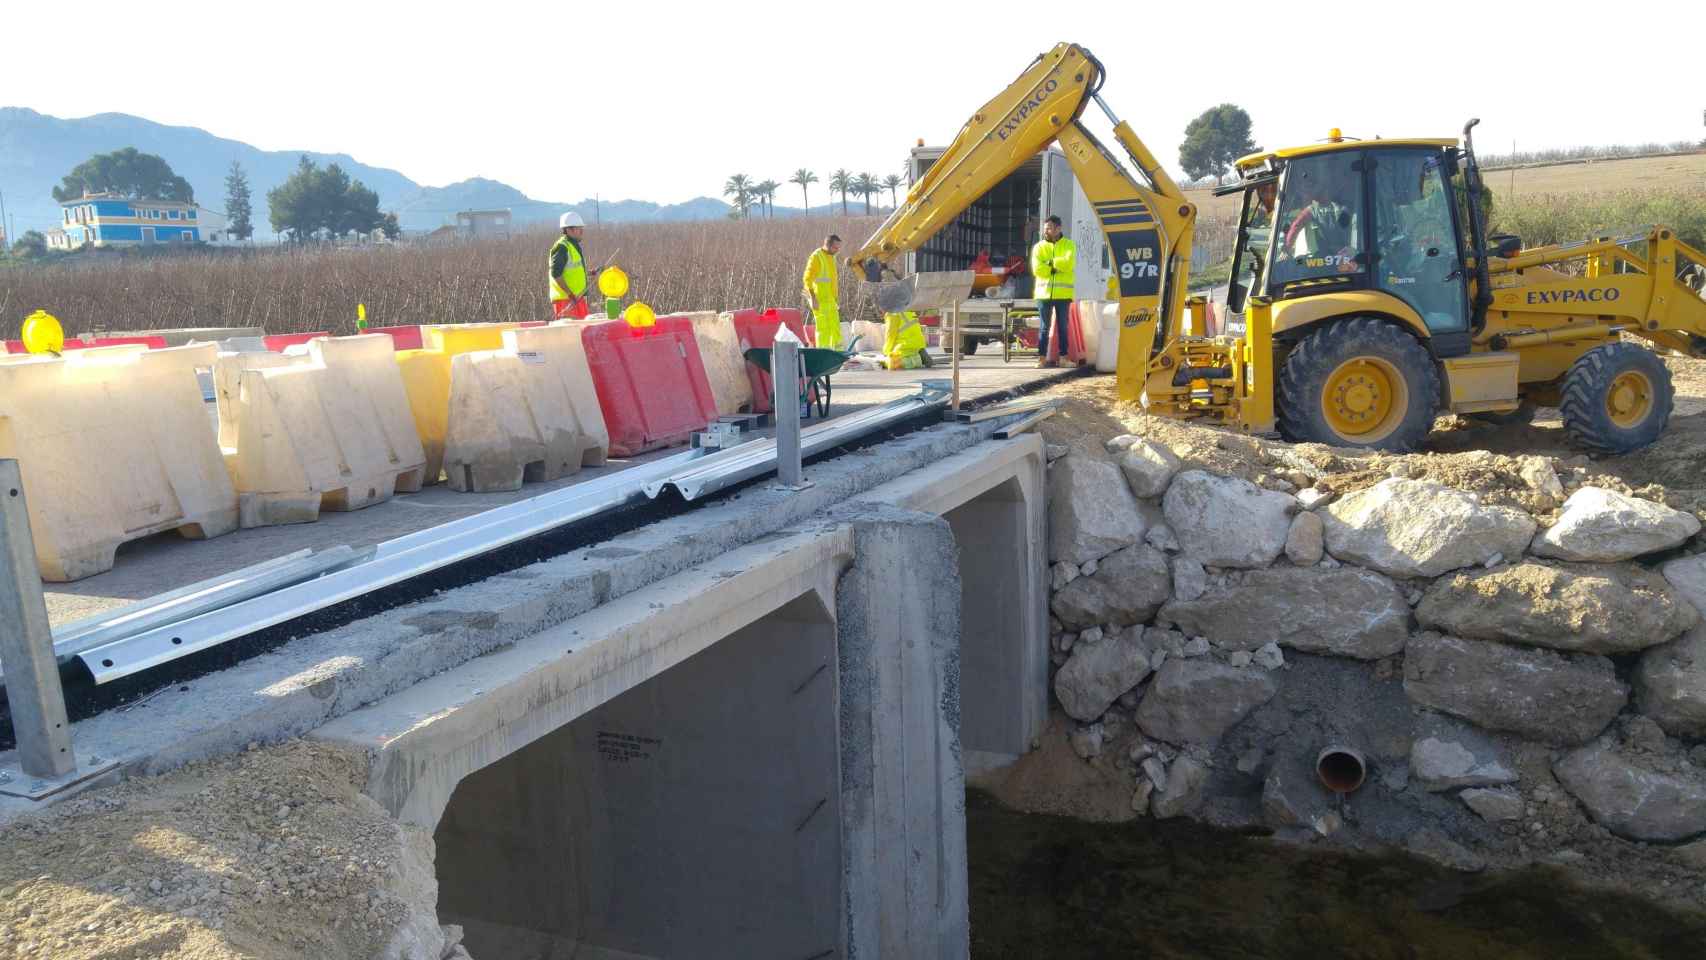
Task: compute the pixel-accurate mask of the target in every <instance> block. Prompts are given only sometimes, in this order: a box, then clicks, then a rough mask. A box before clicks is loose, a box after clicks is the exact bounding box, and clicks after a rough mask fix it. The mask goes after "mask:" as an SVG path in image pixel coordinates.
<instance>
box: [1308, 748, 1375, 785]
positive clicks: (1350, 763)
mask: <svg viewBox="0 0 1706 960" xmlns="http://www.w3.org/2000/svg"><path fill="white" fill-rule="evenodd" d="M1315 774H1316V776H1318V777H1320V778H1321V785H1322V786H1324V787H1326V788H1327V789H1328V790H1331V791H1333V792H1334V793H1352V792H1354V791H1355V790H1356V789H1357V788H1358V787H1360V786H1362V783H1363V781H1364V780H1365V779H1367V778H1368V765H1367V764H1366V763H1364V762H1363V759H1362V753H1361V752H1359V751H1357V750H1355V749H1352V748H1351V747H1340V746H1332V747H1327V748H1326V749H1324V750H1322V751H1321V753H1320V754H1319V755H1318V756H1317V757H1316V758H1315Z"/></svg>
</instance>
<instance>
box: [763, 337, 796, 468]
mask: <svg viewBox="0 0 1706 960" xmlns="http://www.w3.org/2000/svg"><path fill="white" fill-rule="evenodd" d="M770 383H771V385H772V386H773V387H774V388H775V390H776V396H775V398H774V401H773V403H772V404H771V409H772V410H774V411H775V412H776V479H777V481H778V482H779V483H781V485H782V486H784V487H798V486H800V485H801V483H802V481H803V480H804V470H803V468H802V466H801V463H800V341H799V340H798V339H797V338H796V337H795V336H794V334H793V333H792V332H791V331H790V330H789V329H788V328H787V327H786V326H784V327H783V328H782V329H780V330H778V331H777V332H776V339H775V341H774V342H772V343H771V345H770Z"/></svg>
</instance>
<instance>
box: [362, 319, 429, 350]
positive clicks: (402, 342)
mask: <svg viewBox="0 0 1706 960" xmlns="http://www.w3.org/2000/svg"><path fill="white" fill-rule="evenodd" d="M367 332H368V333H384V334H389V335H390V337H391V341H392V342H391V348H392V349H394V350H419V349H421V348H422V347H423V346H425V344H423V343H422V342H421V325H420V324H418V323H411V324H409V325H407V326H402V327H368V328H367Z"/></svg>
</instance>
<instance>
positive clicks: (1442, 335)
mask: <svg viewBox="0 0 1706 960" xmlns="http://www.w3.org/2000/svg"><path fill="white" fill-rule="evenodd" d="M1104 76H1105V71H1104V69H1103V67H1102V64H1101V62H1100V61H1098V60H1097V59H1096V58H1095V57H1094V56H1093V55H1091V53H1090V51H1088V50H1086V49H1084V48H1083V47H1080V46H1077V45H1074V44H1066V43H1063V44H1060V45H1058V46H1056V47H1055V48H1054V49H1053V50H1051V51H1049V52H1048V53H1046V54H1044V55H1042V56H1041V57H1038V58H1037V60H1036V61H1035V62H1034V63H1032V64H1031V66H1030V67H1029V68H1028V69H1027V70H1026V71H1025V72H1024V73H1023V74H1021V75H1020V77H1019V79H1018V80H1016V81H1015V82H1014V83H1013V84H1012V85H1010V86H1009V87H1008V88H1007V89H1006V90H1004V91H1002V92H1001V94H1000V95H998V96H996V97H995V98H994V99H993V100H990V101H989V102H988V103H987V104H985V105H984V106H983V107H982V108H981V109H980V110H978V112H977V113H975V114H973V116H972V118H971V119H970V120H969V121H967V123H966V125H965V126H964V127H963V128H962V129H961V130H960V132H959V135H958V136H956V137H955V138H954V141H953V143H952V144H951V145H950V146H949V147H948V149H947V151H946V152H945V153H944V154H943V155H942V157H941V159H939V160H938V161H937V162H936V163H935V165H934V166H932V167H931V168H930V170H929V171H927V172H926V173H925V174H924V176H922V177H921V178H919V180H918V182H916V183H915V184H913V185H912V188H911V190H910V191H909V192H908V194H907V197H906V201H905V202H904V203H902V204H901V205H900V206H899V208H897V209H896V210H895V212H894V214H893V215H892V216H890V217H889V219H888V220H887V222H885V223H884V224H883V225H882V227H881V228H880V229H878V230H877V232H876V233H875V234H874V235H873V236H872V237H871V238H870V239H869V240H868V241H867V242H866V243H865V245H864V246H863V247H861V248H860V249H859V250H857V251H855V252H854V253H853V254H852V255H851V256H850V257H849V263H851V264H853V265H854V266H856V267H858V268H860V269H862V270H863V272H864V276H865V279H867V280H870V281H873V282H877V281H881V280H882V279H883V278H884V275H885V274H888V275H890V276H894V271H893V268H892V267H891V266H890V264H889V263H888V261H890V260H892V259H893V258H894V257H896V256H898V255H900V254H903V253H905V252H907V251H908V250H913V249H916V248H917V247H918V246H920V245H921V244H923V243H924V242H925V241H926V240H928V239H929V238H930V237H931V236H932V235H933V234H935V233H936V232H937V231H938V230H940V229H942V228H943V227H944V226H945V225H947V224H948V223H949V222H950V221H952V220H953V218H954V217H955V216H957V215H958V214H959V213H960V212H961V211H963V210H965V209H966V208H967V207H968V206H969V205H971V204H972V203H973V202H974V201H976V200H977V198H978V197H980V196H981V195H982V194H983V193H984V192H986V191H987V190H988V189H989V188H990V187H991V186H992V185H994V184H996V183H998V182H999V181H1000V180H1001V179H1002V178H1003V177H1005V176H1007V175H1008V174H1009V173H1011V172H1013V171H1014V170H1015V169H1017V168H1018V167H1019V166H1020V165H1021V164H1023V163H1024V162H1025V161H1026V160H1027V159H1029V158H1031V157H1033V156H1035V155H1036V154H1037V153H1038V152H1039V151H1041V150H1044V149H1046V148H1047V147H1048V146H1049V145H1050V144H1053V143H1058V144H1059V146H1060V148H1061V149H1062V151H1063V152H1064V153H1065V154H1066V157H1067V160H1068V162H1069V163H1070V164H1071V166H1072V169H1073V172H1074V173H1075V174H1076V176H1077V178H1078V181H1079V184H1080V186H1081V187H1082V188H1083V190H1084V193H1085V195H1086V196H1087V197H1089V199H1090V201H1091V204H1092V206H1093V207H1094V209H1095V211H1096V215H1097V217H1098V218H1099V220H1100V222H1101V226H1102V230H1103V232H1104V234H1105V235H1106V238H1107V248H1108V253H1109V256H1110V257H1111V258H1112V262H1113V265H1114V271H1115V276H1116V278H1117V282H1118V288H1119V302H1120V341H1119V366H1118V391H1119V397H1120V399H1121V400H1124V401H1128V402H1141V403H1143V404H1144V405H1145V407H1146V408H1147V409H1148V410H1149V411H1150V412H1152V413H1157V414H1162V415H1165V416H1170V417H1178V418H1183V419H1193V420H1202V421H1205V422H1209V423H1216V424H1221V425H1224V426H1227V427H1231V428H1233V429H1237V430H1242V431H1246V432H1251V433H1268V432H1273V431H1276V430H1277V431H1278V432H1279V434H1280V435H1281V436H1283V437H1285V438H1286V439H1288V440H1294V441H1317V442H1321V443H1328V444H1333V445H1336V446H1358V447H1373V448H1378V449H1383V450H1397V451H1402V450H1410V449H1413V448H1414V447H1415V446H1416V445H1417V444H1419V443H1420V442H1421V441H1422V439H1423V438H1424V437H1425V436H1426V435H1427V433H1428V431H1429V429H1430V428H1431V427H1432V424H1433V421H1434V417H1435V416H1436V415H1437V414H1439V413H1442V412H1452V413H1461V414H1466V415H1471V416H1479V417H1489V418H1496V417H1509V416H1515V415H1519V414H1520V413H1521V412H1523V411H1524V410H1532V407H1533V406H1534V405H1536V404H1541V405H1546V406H1557V407H1559V408H1560V409H1561V411H1562V414H1563V419H1564V425H1565V428H1566V429H1567V431H1568V432H1569V434H1570V436H1571V437H1572V438H1573V439H1574V440H1575V441H1576V442H1577V443H1579V444H1581V445H1582V446H1584V447H1586V448H1588V449H1590V450H1593V451H1596V452H1601V453H1621V452H1625V451H1628V450H1633V449H1635V448H1637V447H1640V446H1643V445H1645V444H1648V443H1651V442H1652V441H1653V440H1654V439H1655V438H1657V437H1658V435H1659V433H1660V432H1661V431H1662V430H1663V429H1664V426H1665V423H1666V421H1667V420H1668V419H1669V417H1670V411H1671V401H1672V390H1671V383H1670V373H1669V370H1668V369H1667V368H1666V367H1665V365H1664V363H1663V361H1662V360H1661V359H1660V357H1659V355H1658V354H1657V353H1655V352H1654V351H1652V350H1649V349H1647V348H1646V347H1644V346H1643V345H1641V344H1638V343H1634V342H1631V341H1628V340H1625V339H1624V337H1623V334H1625V333H1627V334H1631V335H1633V336H1636V337H1640V338H1643V339H1645V340H1647V341H1648V342H1650V343H1652V344H1654V345H1656V346H1658V347H1661V348H1666V349H1670V350H1675V351H1678V352H1680V353H1683V354H1687V355H1689V356H1694V357H1706V300H1703V299H1702V298H1701V294H1700V287H1701V283H1702V280H1703V279H1706V254H1702V253H1700V252H1699V251H1697V250H1694V249H1692V248H1690V247H1688V246H1687V245H1685V244H1683V243H1681V242H1680V241H1679V240H1678V239H1677V238H1676V235H1675V233H1674V232H1673V231H1672V230H1670V229H1668V228H1665V227H1654V228H1652V229H1650V230H1648V231H1646V232H1645V233H1643V234H1642V235H1640V236H1636V237H1629V238H1621V239H1616V238H1610V237H1606V238H1599V239H1595V240H1591V241H1584V242H1582V243H1576V244H1566V245H1559V246H1548V247H1538V248H1533V249H1524V248H1523V247H1522V242H1521V240H1520V239H1519V238H1516V237H1509V236H1493V237H1488V236H1487V235H1486V229H1485V225H1484V215H1483V209H1482V188H1481V178H1480V171H1479V169H1478V168H1477V167H1476V164H1475V154H1474V143H1473V137H1472V133H1471V131H1472V129H1473V128H1474V126H1475V123H1476V121H1473V120H1472V121H1470V122H1469V124H1468V125H1467V126H1465V127H1464V130H1463V138H1462V141H1461V143H1460V142H1459V141H1458V140H1457V139H1455V138H1450V139H1414V140H1355V139H1352V138H1348V137H1344V136H1341V135H1340V134H1339V133H1338V131H1336V130H1335V131H1333V133H1332V134H1331V135H1330V136H1329V138H1328V139H1327V141H1326V142H1323V143H1317V144H1313V145H1309V146H1303V147H1295V148H1291V149H1285V150H1276V151H1272V152H1265V153H1260V154H1256V155H1253V156H1249V157H1245V158H1243V159H1241V160H1239V161H1238V164H1237V166H1238V172H1239V174H1240V179H1239V180H1238V181H1237V182H1236V183H1234V184H1232V185H1230V186H1228V187H1227V188H1225V189H1224V190H1222V191H1220V192H1221V193H1238V194H1242V197H1243V206H1242V212H1241V215H1240V219H1239V230H1238V240H1237V245H1236V252H1235V254H1234V257H1233V264H1232V280H1231V287H1230V290H1229V292H1228V298H1227V299H1228V303H1227V307H1228V309H1229V312H1231V313H1235V314H1242V315H1243V316H1244V318H1245V332H1244V334H1243V335H1242V336H1238V337H1230V336H1217V337H1209V336H1205V335H1203V334H1205V333H1206V330H1205V326H1206V325H1205V324H1204V323H1203V310H1202V302H1201V300H1200V298H1193V299H1189V300H1188V299H1187V297H1186V295H1185V284H1186V280H1187V276H1186V274H1187V271H1188V269H1189V265H1190V259H1191V258H1190V253H1191V236H1192V231H1193V227H1194V225H1195V222H1196V214H1197V210H1196V207H1195V205H1194V204H1192V203H1191V202H1190V201H1189V200H1188V199H1187V198H1186V196H1185V194H1184V192H1183V191H1181V190H1180V189H1179V187H1178V185H1177V184H1176V183H1174V181H1173V180H1172V178H1171V177H1169V176H1168V175H1167V173H1166V172H1165V171H1164V170H1162V168H1161V165H1160V164H1159V163H1157V162H1156V160H1155V157H1154V155H1153V154H1152V153H1151V152H1150V151H1149V149H1148V148H1147V147H1145V146H1144V144H1143V142H1142V141H1141V140H1139V139H1138V138H1137V136H1136V134H1134V133H1133V132H1132V130H1131V127H1130V126H1128V125H1127V124H1126V123H1124V122H1122V121H1121V120H1120V119H1119V118H1118V117H1116V116H1115V115H1114V113H1113V111H1112V110H1110V109H1109V108H1108V106H1107V104H1106V103H1104V102H1103V101H1102V98H1101V96H1100V93H1099V91H1100V89H1101V85H1102V81H1103V78H1104ZM1092 101H1094V102H1095V103H1096V105H1097V106H1098V107H1100V108H1101V109H1102V111H1103V112H1104V113H1105V114H1107V116H1108V119H1109V121H1110V122H1111V123H1112V124H1113V126H1114V136H1115V138H1116V139H1117V140H1118V141H1119V144H1120V146H1121V147H1123V148H1124V150H1125V152H1126V154H1127V156H1128V157H1129V158H1130V160H1131V161H1132V163H1133V164H1134V165H1135V167H1136V170H1137V175H1138V177H1140V178H1141V182H1139V180H1138V179H1134V178H1133V176H1132V175H1131V174H1130V173H1129V172H1128V171H1127V170H1126V168H1125V167H1124V166H1123V165H1122V164H1121V163H1120V162H1119V161H1117V160H1115V159H1114V157H1113V156H1112V155H1111V154H1110V153H1109V152H1108V151H1107V149H1106V148H1105V147H1103V145H1102V144H1101V143H1100V142H1098V141H1097V139H1096V138H1095V137H1094V136H1092V135H1091V134H1090V132H1089V131H1088V130H1086V129H1085V128H1084V126H1083V124H1082V123H1081V122H1080V117H1081V115H1082V113H1083V111H1084V109H1085V107H1086V106H1088V105H1089V104H1090V103H1091V102H1092Z"/></svg>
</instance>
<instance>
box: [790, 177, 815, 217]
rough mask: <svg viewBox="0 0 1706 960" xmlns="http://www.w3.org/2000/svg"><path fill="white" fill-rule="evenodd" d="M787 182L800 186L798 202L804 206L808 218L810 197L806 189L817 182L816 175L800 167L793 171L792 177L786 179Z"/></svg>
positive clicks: (810, 210)
mask: <svg viewBox="0 0 1706 960" xmlns="http://www.w3.org/2000/svg"><path fill="white" fill-rule="evenodd" d="M788 182H789V183H797V184H799V185H800V202H801V203H803V204H805V205H806V207H805V210H806V214H807V215H808V216H809V215H810V214H811V212H812V195H811V193H810V192H809V191H808V190H807V188H808V187H810V186H811V185H812V184H814V183H816V182H817V174H815V173H813V172H811V171H810V170H807V169H806V168H805V167H801V168H800V169H798V170H795V171H794V175H793V176H791V177H789V178H788Z"/></svg>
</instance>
